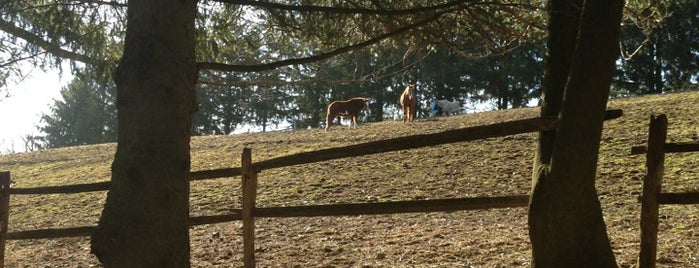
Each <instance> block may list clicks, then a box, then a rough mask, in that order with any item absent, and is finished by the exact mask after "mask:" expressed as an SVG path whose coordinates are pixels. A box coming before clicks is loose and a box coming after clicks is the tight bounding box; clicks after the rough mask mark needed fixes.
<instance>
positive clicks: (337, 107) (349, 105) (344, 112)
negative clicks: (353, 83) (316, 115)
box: [325, 97, 369, 132]
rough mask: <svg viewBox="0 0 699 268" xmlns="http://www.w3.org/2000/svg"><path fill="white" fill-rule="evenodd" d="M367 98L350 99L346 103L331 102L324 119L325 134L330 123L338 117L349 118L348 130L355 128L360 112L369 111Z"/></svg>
mask: <svg viewBox="0 0 699 268" xmlns="http://www.w3.org/2000/svg"><path fill="white" fill-rule="evenodd" d="M368 103H369V98H362V97H357V98H351V99H349V100H346V101H333V102H332V103H330V105H328V112H327V114H326V117H325V132H327V131H328V129H329V128H330V125H331V124H332V121H333V120H334V119H335V118H337V117H339V116H349V117H351V119H352V120H351V121H350V124H349V127H348V128H352V125H354V127H355V128H356V127H357V116H359V112H361V111H362V110H366V109H369V106H368Z"/></svg>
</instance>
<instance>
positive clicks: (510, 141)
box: [0, 92, 699, 267]
mask: <svg viewBox="0 0 699 268" xmlns="http://www.w3.org/2000/svg"><path fill="white" fill-rule="evenodd" d="M696 107H699V92H689V93H678V94H667V95H655V96H645V97H636V98H630V99H619V100H613V101H611V102H610V105H609V108H610V109H623V110H624V116H622V117H621V118H619V119H614V120H610V121H608V122H606V123H605V129H604V133H603V140H602V149H601V151H600V161H599V169H598V179H597V182H596V185H597V188H598V193H599V198H600V201H601V203H602V206H603V211H604V217H605V222H606V224H607V231H608V233H609V236H610V239H611V242H612V247H613V250H614V253H615V256H616V259H617V263H618V264H619V266H620V267H633V266H635V265H636V262H637V258H638V252H639V244H640V239H639V234H640V230H639V219H640V203H639V202H638V196H639V195H640V193H641V187H642V179H643V177H644V174H645V167H644V163H645V157H644V156H643V155H631V154H630V151H631V147H633V146H637V145H645V143H646V137H647V129H648V119H649V116H650V114H652V113H666V114H667V115H668V118H669V122H670V123H669V134H668V141H669V142H687V141H694V142H696V141H698V140H699V112H697V109H696ZM537 115H538V109H537V108H526V109H516V110H506V111H494V112H485V113H479V114H467V115H458V116H451V117H439V118H436V119H421V120H418V121H417V122H413V123H409V124H405V123H402V122H398V121H390V122H379V123H364V124H362V123H361V122H360V125H359V128H358V129H352V130H347V129H345V128H340V127H338V126H335V127H334V128H332V129H331V130H330V132H328V133H325V132H324V131H323V130H322V129H314V130H302V131H287V132H270V133H250V134H239V135H231V136H208V137H195V138H193V140H192V171H197V170H205V169H213V168H225V167H238V166H239V165H240V154H241V153H242V149H243V148H244V147H249V148H252V154H253V162H254V161H259V160H264V159H269V158H273V157H277V156H283V155H289V154H293V153H297V152H304V151H313V150H317V149H322V148H330V147H340V146H344V145H350V144H356V143H362V142H369V141H376V140H382V139H387V138H393V137H401V136H407V135H414V134H423V133H434V132H441V131H444V130H449V129H455V128H463V127H467V126H476V125H483V124H492V123H498V122H504V121H508V120H514V119H523V118H530V117H536V116H537ZM535 139H536V134H534V133H530V134H522V135H515V136H508V137H501V138H492V139H485V140H479V141H474V142H463V143H454V144H448V145H440V146H431V147H425V148H420V149H413V150H402V151H396V152H390V153H381V154H376V155H369V156H364V157H355V158H347V159H341V160H334V161H328V162H323V163H317V164H308V165H299V166H293V167H287V168H279V169H273V170H269V171H265V172H263V173H261V174H260V175H259V188H258V200H257V206H258V207H268V206H295V205H312V204H332V203H360V202H382V201H397V200H423V199H437V198H461V197H478V196H505V195H524V194H528V193H529V190H530V184H531V182H530V177H531V165H532V159H533V157H534V155H533V153H534V146H535ZM113 154H114V145H113V144H105V145H95V146H84V147H73V148H65V149H57V150H49V151H43V152H35V153H27V154H16V155H8V156H0V170H10V171H11V172H12V178H13V185H12V187H36V186H43V185H64V184H75V183H85V182H91V181H104V180H109V176H110V172H109V165H110V164H111V159H112V157H113ZM698 160H699V154H697V153H694V154H690V153H684V154H673V155H668V156H667V158H666V170H665V175H666V179H665V184H664V186H663V188H664V189H665V190H666V191H699V179H698V177H699V176H697V175H698V174H699V168H698V167H697V163H698V162H699V161H698ZM190 196H191V199H190V200H191V206H190V211H191V214H192V216H200V215H215V214H223V213H228V212H230V210H231V209H233V208H239V207H240V180H239V178H224V179H219V180H208V181H200V182H193V183H192V192H191V194H190ZM104 197H105V193H103V192H101V193H89V194H78V195H47V196H17V197H14V196H13V197H12V204H11V208H10V211H11V216H10V226H9V229H10V231H19V230H30V229H35V228H57V227H71V226H83V225H91V224H96V222H97V219H98V217H99V213H100V208H101V205H102V204H103V202H104ZM190 237H191V248H192V250H191V260H192V266H193V267H240V266H242V246H243V245H242V239H241V237H242V226H241V223H240V222H230V223H222V224H212V225H204V226H197V227H193V228H192V229H191V232H190ZM698 242H699V206H697V205H688V206H687V205H685V206H677V205H675V206H662V207H661V210H660V235H659V244H658V267H699V247H698V246H697V244H699V243H698ZM255 245H256V260H257V263H258V267H526V266H529V265H530V254H531V251H530V245H529V238H528V230H527V210H526V208H506V209H489V210H477V211H456V212H444V213H441V212H440V213H407V214H394V215H370V216H351V217H349V216H348V217H305V218H258V219H257V220H256V241H255ZM5 262H6V265H7V267H99V264H98V263H97V261H96V260H95V258H94V257H93V256H92V255H90V254H89V241H88V239H87V238H66V239H54V240H20V241H9V242H8V245H7V249H6V261H5Z"/></svg>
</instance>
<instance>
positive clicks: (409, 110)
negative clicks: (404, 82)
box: [400, 84, 417, 122]
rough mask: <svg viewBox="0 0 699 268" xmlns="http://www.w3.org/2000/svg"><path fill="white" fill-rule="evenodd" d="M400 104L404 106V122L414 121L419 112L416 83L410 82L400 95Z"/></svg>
mask: <svg viewBox="0 0 699 268" xmlns="http://www.w3.org/2000/svg"><path fill="white" fill-rule="evenodd" d="M400 105H401V106H403V122H413V119H415V114H416V113H417V110H416V108H417V91H416V89H415V84H408V86H407V87H405V90H403V94H401V95H400Z"/></svg>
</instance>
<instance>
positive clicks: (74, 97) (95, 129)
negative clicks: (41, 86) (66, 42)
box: [38, 68, 116, 148]
mask: <svg viewBox="0 0 699 268" xmlns="http://www.w3.org/2000/svg"><path fill="white" fill-rule="evenodd" d="M114 92H115V86H114V85H113V83H111V81H110V80H109V78H107V76H104V75H98V74H97V73H96V70H94V69H90V68H87V69H85V70H84V71H83V72H80V73H76V75H75V78H74V79H73V81H72V82H71V83H70V84H69V85H67V86H66V87H64V88H63V89H62V90H61V100H54V104H53V105H52V107H51V113H50V114H44V115H42V117H41V120H42V122H43V125H42V126H39V127H38V129H39V130H40V131H41V132H43V133H44V136H42V137H40V138H39V139H38V140H41V141H42V143H43V145H42V146H43V147H45V148H56V147H66V146H76V145H86V144H97V143H105V142H113V141H116V107H115V104H114V99H115V96H114Z"/></svg>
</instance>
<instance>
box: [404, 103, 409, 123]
mask: <svg viewBox="0 0 699 268" xmlns="http://www.w3.org/2000/svg"><path fill="white" fill-rule="evenodd" d="M407 121H408V107H407V106H403V122H407Z"/></svg>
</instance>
